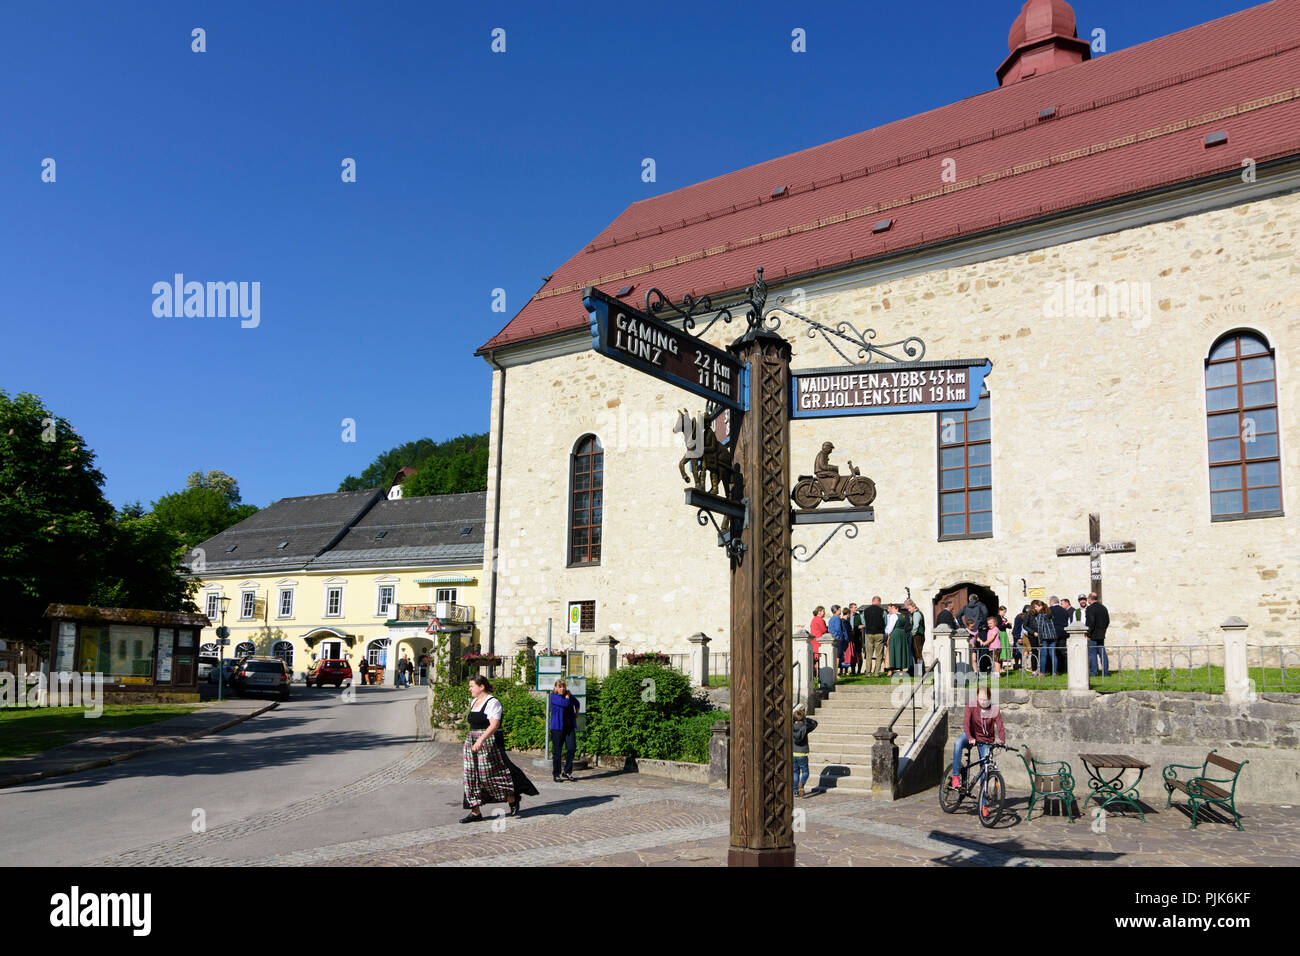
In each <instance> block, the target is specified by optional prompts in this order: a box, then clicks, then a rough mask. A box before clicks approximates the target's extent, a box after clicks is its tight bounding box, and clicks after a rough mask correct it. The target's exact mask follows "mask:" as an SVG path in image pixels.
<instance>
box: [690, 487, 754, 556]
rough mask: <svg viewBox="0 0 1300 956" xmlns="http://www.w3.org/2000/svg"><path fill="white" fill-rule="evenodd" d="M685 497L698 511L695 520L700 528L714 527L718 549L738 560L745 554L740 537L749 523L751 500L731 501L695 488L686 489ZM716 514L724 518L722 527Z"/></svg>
mask: <svg viewBox="0 0 1300 956" xmlns="http://www.w3.org/2000/svg"><path fill="white" fill-rule="evenodd" d="M685 495H686V503H687V504H688V505H690V506H691V507H692V508H695V509H697V510H696V513H695V520H696V521H698V522H699V523H700V526H701V527H708V526H709V525H710V524H712V525H713V530H714V531H716V532H717V533H718V547H720V548H725V549H726V552H727V557H729V558H736V557H739V556H740V555H742V554H744V552H745V545H744V543H743V542H742V541H741V540H740V537H741V533H742V532H743V531H744V530H745V527H746V525H748V523H749V499H748V498H743V499H741V500H740V501H731V500H729V499H727V498H721V497H719V496H717V495H711V494H708V493H707V492H703V491H697V490H696V489H694V488H687V489H685ZM714 514H720V515H722V516H723V518H724V519H725V520H724V522H723V524H722V525H719V524H718V522H717V520H716V519H715V518H714V517H713V516H714Z"/></svg>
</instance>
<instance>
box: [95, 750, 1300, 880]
mask: <svg viewBox="0 0 1300 956" xmlns="http://www.w3.org/2000/svg"><path fill="white" fill-rule="evenodd" d="M516 760H517V762H518V763H519V764H520V766H521V767H523V768H524V770H525V771H526V772H527V773H528V774H529V775H530V776H531V777H533V779H534V782H536V783H537V785H538V789H539V790H540V791H541V795H540V796H539V797H533V798H531V799H525V801H524V810H523V813H522V814H521V815H520V816H519V817H515V818H509V817H505V816H497V817H494V816H492V813H493V812H496V813H503V812H504V810H503V808H500V807H497V806H493V807H489V808H487V811H488V814H489V817H488V819H487V820H486V821H484V822H483V823H476V824H460V823H458V822H456V821H457V820H458V819H459V818H460V817H461V816H462V815H463V814H464V811H463V810H462V809H461V803H460V799H461V783H460V751H459V748H458V747H456V746H454V745H450V744H434V743H430V742H428V741H423V742H421V743H420V744H419V745H417V746H416V747H415V748H414V749H412V751H410V752H409V753H408V754H407V755H406V756H405V757H404V758H403V759H402V760H401V761H399V762H398V763H395V764H393V765H391V766H389V767H387V768H384V769H383V770H381V771H379V772H377V773H375V774H372V775H371V776H369V777H367V778H365V779H363V780H360V781H357V782H356V783H354V784H351V785H349V786H347V787H341V788H338V789H337V790H333V791H331V792H329V793H323V794H320V795H319V796H316V797H313V798H311V799H310V800H305V801H300V802H298V803H295V804H293V805H291V806H287V807H283V808H281V809H279V810H276V811H274V812H273V813H271V814H267V815H265V816H260V817H257V818H250V819H248V820H243V821H239V822H237V823H233V824H229V825H226V826H223V827H220V828H217V829H215V830H212V831H209V832H208V833H206V834H201V835H195V836H193V837H190V838H186V839H181V840H173V841H168V842H166V843H159V844H154V845H152V846H149V847H144V848H141V849H139V850H136V851H133V852H132V853H130V854H128V855H126V856H124V857H123V856H119V857H117V858H114V859H112V860H105V861H103V862H105V863H112V864H114V865H122V864H127V863H131V864H164V865H166V864H182V865H184V864H190V865H194V864H197V865H210V866H211V865H216V866H337V865H345V866H468V865H472V866H485V865H486V866H535V865H550V864H566V865H573V864H575V863H576V864H580V865H585V866H625V865H630V866H681V865H699V866H722V865H725V863H726V858H727V847H728V795H727V793H726V791H719V790H710V789H708V788H706V787H703V786H700V785H696V784H683V783H676V782H673V781H668V780H663V779H659V778H654V777H647V776H641V775H638V774H630V773H629V774H624V773H618V772H592V773H587V774H583V775H581V777H580V779H579V780H578V781H577V782H574V783H563V784H555V783H552V782H550V780H549V777H550V774H549V770H546V769H543V768H538V767H534V766H533V762H532V759H531V758H529V757H518V758H516ZM1148 800H1149V802H1148V804H1147V805H1148V807H1149V808H1150V809H1151V810H1152V811H1154V812H1148V814H1147V819H1146V822H1145V823H1144V822H1142V821H1140V820H1138V819H1137V818H1136V816H1135V815H1129V814H1112V815H1109V816H1106V817H1104V818H1100V819H1093V818H1092V817H1091V814H1090V813H1089V814H1087V815H1085V817H1084V818H1083V819H1081V820H1075V821H1074V822H1073V823H1068V824H1067V823H1066V821H1065V819H1064V818H1063V817H1061V816H1058V815H1052V814H1049V815H1046V816H1040V815H1039V814H1040V813H1041V811H1040V810H1039V809H1038V808H1035V815H1034V818H1033V820H1032V821H1031V822H1028V823H1026V822H1024V820H1023V815H1024V808H1025V804H1026V800H1025V799H1024V798H1019V797H1016V796H1015V795H1014V794H1012V795H1011V800H1010V806H1009V810H1008V812H1007V814H1006V816H1005V817H1004V819H1003V821H1002V822H1001V823H1000V824H999V825H998V827H996V828H995V829H992V830H986V829H985V828H983V827H981V826H980V825H979V822H978V820H977V819H976V818H975V816H974V812H973V810H972V809H971V808H970V807H968V806H967V805H966V804H963V805H962V806H961V807H960V808H959V809H958V811H957V812H956V813H954V814H951V815H948V814H944V813H943V812H941V810H940V809H939V805H938V800H937V798H936V797H935V794H934V792H933V791H932V792H929V793H926V794H921V795H919V796H916V797H911V798H908V799H905V800H901V801H898V802H895V803H885V802H879V801H873V800H871V799H870V798H863V797H856V796H853V797H850V796H843V795H829V794H823V795H816V796H813V797H811V798H809V799H806V800H800V801H798V802H797V803H796V811H797V816H796V830H797V832H796V848H797V862H798V864H799V865H803V866H820V865H831V866H1062V865H1065V866H1074V865H1085V866H1096V865H1107V864H1121V865H1139V866H1187V865H1192V866H1195V865H1214V866H1277V865H1287V866H1291V865H1295V864H1296V863H1297V862H1300V849H1298V848H1300V811H1297V810H1295V809H1290V808H1281V807H1265V806H1257V807H1247V808H1245V812H1244V814H1243V822H1244V825H1245V827H1246V830H1245V832H1242V833H1239V832H1238V831H1237V830H1236V829H1235V828H1234V827H1232V826H1231V825H1229V824H1226V823H1223V822H1202V825H1201V826H1200V828H1199V829H1197V830H1195V831H1193V830H1190V829H1189V827H1188V822H1189V818H1188V816H1187V815H1186V813H1185V812H1183V811H1181V810H1179V809H1178V808H1177V806H1175V807H1174V808H1173V809H1170V810H1165V809H1164V799H1163V795H1162V796H1161V798H1160V799H1159V800H1158V801H1155V800H1154V791H1153V792H1152V794H1151V795H1150V796H1149V798H1148ZM354 801H355V802H354ZM398 803H400V804H401V805H402V806H403V808H404V815H403V814H396V811H395V809H394V811H393V813H392V814H390V813H389V811H388V810H386V809H385V808H386V807H387V808H390V809H391V808H395V806H396V804H398ZM360 807H369V808H372V809H373V810H374V813H375V815H376V816H378V817H380V818H385V817H387V818H388V819H389V821H390V824H391V825H389V826H388V827H387V829H386V830H383V828H380V830H375V831H373V832H368V833H364V834H358V833H357V832H356V830H355V825H354V821H356V820H357V818H358V815H357V813H356V812H355V811H356V809H357V808H360ZM349 821H352V822H349ZM404 822H405V823H406V824H410V825H405V826H404V825H403V823H404ZM270 828H275V829H276V833H277V837H278V839H277V841H276V842H277V844H278V845H281V846H283V845H286V844H287V845H292V846H295V847H296V848H295V849H291V850H282V851H281V852H278V853H272V854H268V853H266V852H265V843H266V831H267V830H268V829H270ZM324 834H335V835H338V836H344V835H346V836H352V837H354V838H352V839H347V840H337V839H328V838H326V837H325V836H324Z"/></svg>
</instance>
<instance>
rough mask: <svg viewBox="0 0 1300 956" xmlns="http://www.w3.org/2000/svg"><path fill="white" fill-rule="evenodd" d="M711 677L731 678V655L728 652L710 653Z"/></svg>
mask: <svg viewBox="0 0 1300 956" xmlns="http://www.w3.org/2000/svg"><path fill="white" fill-rule="evenodd" d="M709 677H710V678H713V677H726V678H728V679H730V677H731V654H730V652H728V651H710V652H709Z"/></svg>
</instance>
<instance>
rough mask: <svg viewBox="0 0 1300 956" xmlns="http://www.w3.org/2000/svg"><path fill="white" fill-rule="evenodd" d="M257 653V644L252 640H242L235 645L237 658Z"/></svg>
mask: <svg viewBox="0 0 1300 956" xmlns="http://www.w3.org/2000/svg"><path fill="white" fill-rule="evenodd" d="M256 653H257V645H256V644H254V643H253V642H252V641H241V642H240V643H239V644H236V645H235V659H236V660H238V659H239V658H241V657H250V656H252V655H253V654H256Z"/></svg>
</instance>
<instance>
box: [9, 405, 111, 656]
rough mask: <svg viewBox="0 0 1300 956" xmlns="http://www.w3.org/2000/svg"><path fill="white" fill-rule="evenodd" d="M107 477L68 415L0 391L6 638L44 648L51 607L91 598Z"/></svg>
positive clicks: (106, 511)
mask: <svg viewBox="0 0 1300 956" xmlns="http://www.w3.org/2000/svg"><path fill="white" fill-rule="evenodd" d="M103 483H104V476H103V474H101V473H100V471H99V470H98V469H97V468H95V456H94V453H93V452H91V450H90V449H89V448H87V447H86V446H85V442H83V441H82V439H81V436H79V435H78V434H77V433H76V431H75V430H74V429H73V427H72V425H71V424H70V423H69V422H68V421H67V420H66V419H64V418H60V417H58V416H56V415H53V414H52V413H51V412H50V411H49V409H47V408H46V407H45V403H44V402H43V401H42V400H41V399H40V398H39V397H38V396H36V395H32V394H30V393H28V392H22V393H20V394H18V395H16V396H14V397H13V398H10V396H9V395H8V393H6V392H5V391H4V390H2V389H0V637H3V638H4V639H6V640H15V641H33V642H34V643H35V644H36V645H37V646H38V647H43V646H44V645H45V643H46V641H47V640H48V638H49V631H48V622H46V621H44V620H43V619H42V618H41V614H42V613H43V612H44V611H45V608H46V606H47V605H49V604H50V603H52V602H65V603H70V604H81V603H85V602H86V601H87V600H88V599H89V598H90V595H91V593H92V590H93V587H94V582H95V580H96V578H97V572H98V569H99V568H100V566H101V564H102V561H103V558H104V555H103V547H104V542H103V538H102V534H103V529H104V527H105V525H106V524H108V523H109V522H110V521H111V519H112V515H113V508H112V505H110V504H109V503H108V502H107V501H105V500H104V495H103V492H102V491H101V486H102V485H103Z"/></svg>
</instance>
